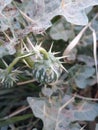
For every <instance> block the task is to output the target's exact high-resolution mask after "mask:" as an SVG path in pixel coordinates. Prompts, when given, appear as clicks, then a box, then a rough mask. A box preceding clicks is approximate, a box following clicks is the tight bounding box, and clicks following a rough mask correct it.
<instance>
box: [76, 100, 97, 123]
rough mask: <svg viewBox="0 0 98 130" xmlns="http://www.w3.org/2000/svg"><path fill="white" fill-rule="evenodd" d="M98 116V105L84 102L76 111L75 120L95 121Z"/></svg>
mask: <svg viewBox="0 0 98 130" xmlns="http://www.w3.org/2000/svg"><path fill="white" fill-rule="evenodd" d="M97 116H98V104H96V103H88V102H84V103H83V104H81V105H80V106H79V105H78V110H75V111H74V117H75V120H78V121H84V120H85V121H93V120H94V119H95V118H96V117H97Z"/></svg>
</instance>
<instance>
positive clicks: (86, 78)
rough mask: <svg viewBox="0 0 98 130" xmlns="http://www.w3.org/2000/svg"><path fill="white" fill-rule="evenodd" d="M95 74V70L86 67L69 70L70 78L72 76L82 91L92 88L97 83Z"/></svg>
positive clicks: (78, 66)
mask: <svg viewBox="0 0 98 130" xmlns="http://www.w3.org/2000/svg"><path fill="white" fill-rule="evenodd" d="M94 74H95V69H94V68H93V67H90V66H86V65H75V66H73V67H72V68H71V69H69V77H70V76H71V78H72V80H74V82H75V83H76V86H77V87H79V88H81V89H84V88H86V87H88V86H91V85H93V84H94V83H95V82H96V81H95V78H94ZM69 80H70V79H69Z"/></svg>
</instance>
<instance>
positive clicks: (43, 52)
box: [40, 48, 49, 60]
mask: <svg viewBox="0 0 98 130" xmlns="http://www.w3.org/2000/svg"><path fill="white" fill-rule="evenodd" d="M40 53H42V54H43V55H44V59H45V60H48V59H49V55H48V52H47V51H46V50H45V49H44V48H41V49H40Z"/></svg>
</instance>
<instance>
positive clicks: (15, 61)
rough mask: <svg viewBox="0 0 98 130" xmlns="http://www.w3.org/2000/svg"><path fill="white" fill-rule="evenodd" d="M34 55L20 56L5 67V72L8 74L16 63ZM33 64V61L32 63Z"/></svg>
mask: <svg viewBox="0 0 98 130" xmlns="http://www.w3.org/2000/svg"><path fill="white" fill-rule="evenodd" d="M33 54H34V53H29V54H26V55H23V56H20V57H16V58H15V59H14V60H13V61H12V63H11V64H10V65H9V66H8V67H7V72H8V73H10V72H11V71H12V69H13V67H14V65H15V64H17V62H18V61H19V60H21V59H24V58H26V57H29V56H31V55H33ZM32 62H33V61H32Z"/></svg>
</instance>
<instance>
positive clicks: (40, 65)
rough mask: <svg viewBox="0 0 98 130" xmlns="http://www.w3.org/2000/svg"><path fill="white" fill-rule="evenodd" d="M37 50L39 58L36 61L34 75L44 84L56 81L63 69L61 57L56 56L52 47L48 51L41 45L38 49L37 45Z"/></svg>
mask: <svg viewBox="0 0 98 130" xmlns="http://www.w3.org/2000/svg"><path fill="white" fill-rule="evenodd" d="M37 52H38V55H37V54H36V55H37V59H36V60H35V61H34V67H33V71H32V73H33V77H34V78H35V79H36V80H37V81H38V82H40V83H42V84H52V83H55V82H56V81H57V80H58V79H59V77H60V75H61V73H62V69H63V66H62V64H61V62H60V61H59V57H55V56H54V53H52V52H51V49H50V51H49V52H47V51H46V50H45V49H43V48H42V47H41V48H40V47H39V51H38V47H37ZM39 55H40V56H39Z"/></svg>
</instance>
